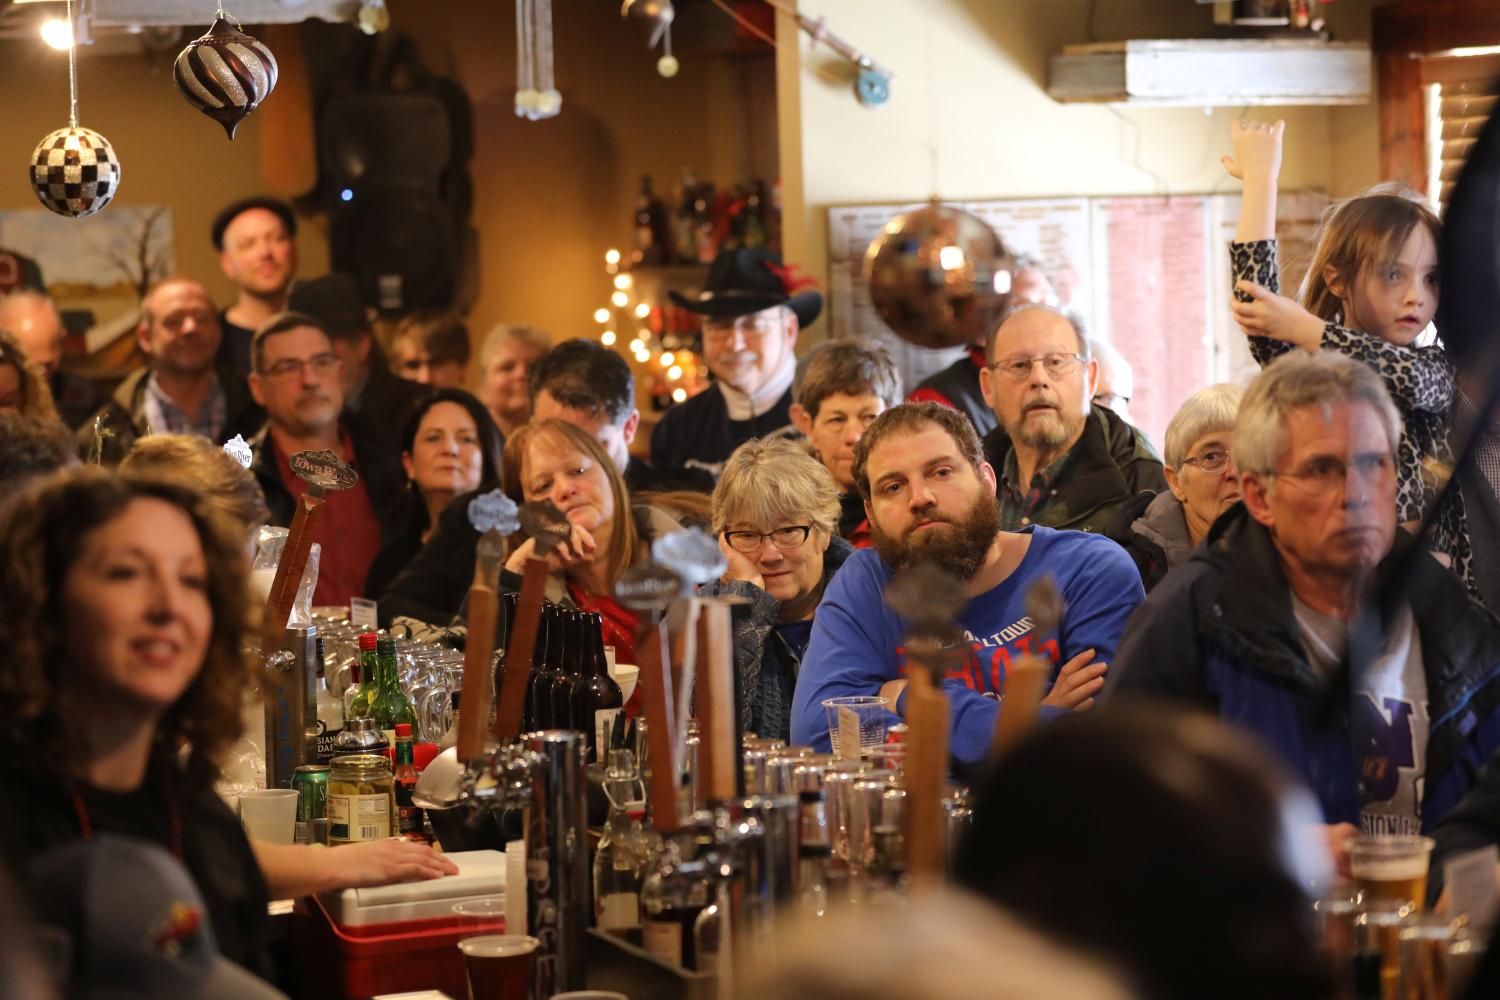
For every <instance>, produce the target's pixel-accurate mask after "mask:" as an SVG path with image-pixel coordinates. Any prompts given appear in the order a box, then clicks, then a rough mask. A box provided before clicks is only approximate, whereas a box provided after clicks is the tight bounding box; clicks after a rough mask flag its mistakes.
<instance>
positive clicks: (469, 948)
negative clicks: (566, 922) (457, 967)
mask: <svg viewBox="0 0 1500 1000" xmlns="http://www.w3.org/2000/svg"><path fill="white" fill-rule="evenodd" d="M539 944H540V942H538V941H537V939H536V938H534V937H527V936H526V935H524V934H481V935H479V936H478V937H467V938H464V939H463V940H461V941H459V942H458V950H459V951H461V952H463V956H464V969H465V971H466V972H467V973H468V975H469V1000H531V978H532V965H533V963H534V962H535V961H536V950H537V947H538V945H539Z"/></svg>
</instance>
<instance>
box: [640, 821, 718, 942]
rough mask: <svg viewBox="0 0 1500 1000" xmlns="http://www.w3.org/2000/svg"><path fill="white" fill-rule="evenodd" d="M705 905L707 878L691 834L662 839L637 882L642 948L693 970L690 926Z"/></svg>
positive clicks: (696, 919)
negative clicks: (660, 845)
mask: <svg viewBox="0 0 1500 1000" xmlns="http://www.w3.org/2000/svg"><path fill="white" fill-rule="evenodd" d="M707 905H708V878H707V873H706V872H705V871H704V869H703V862H702V861H701V860H700V859H699V858H698V857H697V855H696V841H695V838H694V835H693V834H692V833H683V834H679V835H677V836H673V837H668V838H666V839H665V840H663V841H662V848H661V851H660V852H659V853H658V854H657V856H656V859H655V861H654V863H653V865H652V868H651V871H650V872H649V874H647V876H646V878H645V881H643V882H642V883H641V932H642V938H643V939H644V942H645V946H646V951H647V952H648V953H650V954H651V955H652V956H653V957H655V958H657V959H660V960H661V961H663V962H666V963H668V964H669V965H674V966H677V967H678V968H681V969H688V970H692V969H696V968H697V967H698V965H697V957H698V956H697V951H696V948H695V947H694V943H693V928H694V925H695V924H696V923H697V921H698V914H700V913H702V912H703V909H704V907H706V906H707Z"/></svg>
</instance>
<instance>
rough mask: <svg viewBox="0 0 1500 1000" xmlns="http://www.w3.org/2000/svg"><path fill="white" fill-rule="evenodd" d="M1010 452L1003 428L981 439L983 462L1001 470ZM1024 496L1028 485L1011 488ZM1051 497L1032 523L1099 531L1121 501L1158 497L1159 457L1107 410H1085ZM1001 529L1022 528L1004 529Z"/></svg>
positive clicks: (1162, 480) (1161, 481)
mask: <svg viewBox="0 0 1500 1000" xmlns="http://www.w3.org/2000/svg"><path fill="white" fill-rule="evenodd" d="M1013 450H1014V448H1013V447H1012V445H1011V441H1010V435H1009V434H1007V433H1005V428H1004V427H996V428H995V429H994V430H992V431H990V432H989V433H988V434H986V435H985V437H984V458H985V461H987V462H989V463H990V465H992V466H994V467H995V475H996V476H1000V475H1001V474H1002V473H1003V472H1004V470H1005V462H1006V459H1008V458H1009V457H1010V455H1011V453H1012V451H1013ZM1017 485H1018V488H1019V489H1020V490H1021V491H1022V492H1023V493H1024V492H1025V490H1026V488H1027V487H1028V485H1029V484H1027V483H1020V484H1017ZM1052 488H1053V491H1054V494H1055V495H1054V496H1053V498H1052V499H1051V500H1050V501H1048V502H1047V503H1046V504H1043V505H1042V507H1041V508H1040V509H1039V510H1038V511H1037V513H1036V515H1035V516H1034V517H1032V519H1031V522H1030V523H1032V524H1041V525H1045V526H1046V527H1049V528H1075V529H1079V530H1082V531H1095V532H1104V531H1106V530H1107V529H1108V528H1109V525H1110V522H1111V521H1112V520H1113V519H1114V518H1115V516H1116V513H1117V512H1118V511H1119V509H1120V507H1122V506H1123V505H1124V504H1125V503H1126V502H1127V501H1129V500H1130V499H1131V498H1132V497H1134V496H1135V495H1136V494H1137V493H1139V492H1141V491H1142V490H1151V491H1152V492H1153V493H1160V492H1161V491H1162V490H1165V489H1166V488H1167V477H1166V476H1165V474H1163V472H1162V466H1161V458H1160V456H1158V455H1157V454H1156V449H1155V448H1153V447H1152V446H1151V442H1150V441H1148V440H1146V436H1145V435H1144V434H1142V433H1141V432H1140V431H1138V430H1137V429H1136V428H1134V427H1132V426H1131V425H1130V424H1128V423H1126V422H1125V421H1124V420H1123V419H1121V418H1120V416H1119V415H1118V414H1116V413H1115V412H1114V411H1113V410H1109V409H1106V408H1104V407H1102V406H1092V407H1090V411H1089V415H1088V418H1087V421H1086V422H1085V424H1084V428H1083V434H1082V436H1081V437H1079V439H1078V440H1077V442H1075V443H1074V445H1073V449H1072V453H1071V455H1070V457H1069V459H1068V463H1067V465H1065V466H1064V467H1063V470H1062V474H1061V475H1059V476H1058V477H1057V480H1056V482H1054V483H1053V484H1052ZM1004 527H1005V528H1006V529H1007V530H1015V529H1018V528H1021V527H1024V525H1020V524H1007V525H1004Z"/></svg>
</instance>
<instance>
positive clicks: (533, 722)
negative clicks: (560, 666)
mask: <svg viewBox="0 0 1500 1000" xmlns="http://www.w3.org/2000/svg"><path fill="white" fill-rule="evenodd" d="M551 631H552V605H551V604H549V603H543V604H542V613H541V617H540V618H538V620H537V625H536V644H535V645H534V646H532V648H531V675H530V677H529V678H528V679H527V681H526V712H525V716H526V718H525V728H526V729H527V730H528V731H535V730H538V729H546V728H548V727H549V726H550V725H551V724H552V706H551V705H549V704H547V702H546V699H545V698H544V697H543V692H544V691H546V685H547V684H548V683H549V678H550V675H549V674H548V673H547V635H548V633H549V632H551Z"/></svg>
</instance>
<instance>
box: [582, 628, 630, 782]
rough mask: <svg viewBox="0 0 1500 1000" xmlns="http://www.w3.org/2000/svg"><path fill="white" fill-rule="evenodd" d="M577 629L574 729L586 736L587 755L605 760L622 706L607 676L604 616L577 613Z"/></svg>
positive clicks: (620, 699) (594, 758)
mask: <svg viewBox="0 0 1500 1000" xmlns="http://www.w3.org/2000/svg"><path fill="white" fill-rule="evenodd" d="M578 617H579V619H580V621H579V629H580V631H581V632H582V633H583V636H584V641H582V642H580V643H579V646H580V656H579V659H580V661H581V664H580V669H579V672H578V676H577V678H576V679H575V680H574V681H573V690H572V701H573V728H574V729H581V730H583V733H584V736H585V737H586V738H587V739H588V745H589V758H590V759H591V760H596V761H601V762H602V761H604V760H606V759H608V752H609V750H610V734H611V733H612V732H613V731H614V727H615V720H616V719H617V718H618V717H619V715H620V713H621V712H622V711H624V708H625V698H624V697H623V695H622V694H621V692H620V685H619V684H618V683H616V681H615V679H614V678H613V677H611V676H609V660H608V657H607V656H606V655H605V652H604V616H603V615H600V614H599V613H597V612H583V613H580V614H579V616H578Z"/></svg>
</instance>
